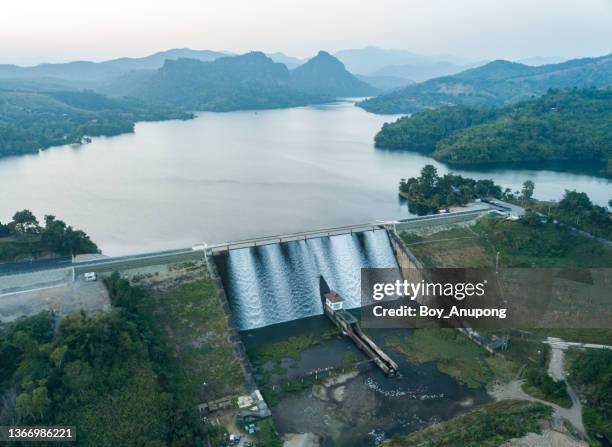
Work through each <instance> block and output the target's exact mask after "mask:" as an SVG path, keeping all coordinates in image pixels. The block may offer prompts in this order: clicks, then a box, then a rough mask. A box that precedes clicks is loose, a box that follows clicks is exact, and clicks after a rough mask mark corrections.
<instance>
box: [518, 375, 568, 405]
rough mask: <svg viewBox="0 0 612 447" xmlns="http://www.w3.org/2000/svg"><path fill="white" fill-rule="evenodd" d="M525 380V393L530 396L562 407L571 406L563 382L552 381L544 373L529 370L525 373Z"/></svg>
mask: <svg viewBox="0 0 612 447" xmlns="http://www.w3.org/2000/svg"><path fill="white" fill-rule="evenodd" d="M525 379H526V382H525V391H527V393H529V394H531V395H532V396H534V397H538V398H540V399H543V400H547V401H550V402H554V403H556V404H558V405H560V406H562V407H566V408H569V407H571V406H572V401H571V399H570V397H569V395H568V394H567V389H566V387H565V382H563V381H558V382H557V381H555V380H553V379H552V378H551V377H550V376H549V375H548V374H547V373H546V371H544V370H542V369H536V368H529V369H528V370H527V372H526V373H525Z"/></svg>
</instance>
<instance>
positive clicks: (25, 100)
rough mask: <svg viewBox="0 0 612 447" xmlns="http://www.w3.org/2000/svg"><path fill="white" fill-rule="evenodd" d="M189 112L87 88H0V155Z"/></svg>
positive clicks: (128, 129) (126, 129)
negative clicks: (36, 90)
mask: <svg viewBox="0 0 612 447" xmlns="http://www.w3.org/2000/svg"><path fill="white" fill-rule="evenodd" d="M191 117H192V115H191V114H189V113H184V112H181V111H179V110H177V109H175V108H174V107H169V106H161V105H157V104H152V103H146V102H144V101H142V100H139V99H134V98H122V99H109V98H107V97H105V96H103V95H99V94H97V93H94V92H91V91H82V92H77V91H60V92H52V93H34V92H23V91H2V90H0V157H3V156H8V155H21V154H27V153H35V152H37V151H38V150H39V149H45V148H48V147H51V146H59V145H64V144H71V143H79V142H80V141H81V140H82V139H83V138H84V137H85V136H100V135H106V136H109V135H118V134H122V133H126V132H132V131H133V130H134V123H136V122H137V121H157V120H165V119H187V118H191Z"/></svg>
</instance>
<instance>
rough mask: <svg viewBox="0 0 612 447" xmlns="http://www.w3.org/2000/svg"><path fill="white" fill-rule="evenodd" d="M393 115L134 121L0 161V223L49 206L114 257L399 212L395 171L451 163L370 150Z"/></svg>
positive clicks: (325, 112) (343, 111)
mask: <svg viewBox="0 0 612 447" xmlns="http://www.w3.org/2000/svg"><path fill="white" fill-rule="evenodd" d="M396 118H397V117H395V116H379V115H373V114H370V113H367V112H365V111H363V110H361V109H359V108H357V107H354V106H353V104H352V102H348V101H347V102H340V103H335V104H330V105H323V106H311V107H301V108H293V109H283V110H267V111H240V112H230V113H200V114H198V117H197V118H196V119H194V120H190V121H166V122H157V123H139V124H137V125H136V130H135V132H134V133H133V134H126V135H120V136H117V137H109V138H105V137H102V138H94V139H93V142H92V143H91V144H88V145H85V146H81V147H77V148H73V147H69V146H65V147H58V148H52V149H49V150H46V151H42V152H40V153H38V154H34V155H26V156H21V157H10V158H5V159H1V160H0V221H2V222H6V221H7V220H10V217H11V216H12V215H13V213H14V212H15V211H17V210H21V209H24V208H28V209H30V210H32V211H33V212H34V213H35V214H36V215H37V216H38V218H39V220H40V219H42V217H43V215H44V214H54V215H56V216H58V217H59V218H61V219H63V220H65V221H66V222H68V223H69V224H71V225H73V226H74V227H76V228H80V229H83V230H84V231H86V232H87V233H88V234H90V236H91V237H92V239H93V240H94V241H95V242H96V243H97V244H98V245H99V246H100V248H101V249H102V250H103V252H104V253H105V254H108V255H122V254H129V253H137V252H147V251H156V250H163V249H170V248H177V247H185V246H190V245H194V244H198V243H202V242H203V241H205V242H208V243H215V242H223V241H228V240H236V239H243V238H248V237H256V236H262V235H272V234H281V233H289V232H298V231H302V230H310V229H316V228H325V227H332V226H340V225H347V224H355V223H364V222H371V221H374V220H377V219H383V220H386V219H396V218H405V217H409V215H410V213H409V211H408V207H407V205H406V204H405V203H400V201H399V199H398V196H397V185H398V182H399V180H400V178H407V177H411V176H415V175H418V173H419V171H420V170H421V168H422V167H423V165H425V164H427V163H431V164H434V165H435V166H436V167H437V168H438V171H439V172H440V173H441V174H443V173H446V172H448V171H449V169H448V167H446V166H445V165H443V164H440V163H438V162H435V161H434V160H432V159H431V158H429V157H426V156H423V155H420V154H415V153H410V152H397V151H385V150H380V149H376V148H374V145H373V137H374V135H375V134H376V132H377V131H378V130H379V129H380V127H381V126H382V124H383V123H384V122H387V121H394V120H395V119H396ZM453 172H456V173H459V174H461V175H464V176H470V177H474V178H492V179H493V180H494V181H495V182H496V183H498V184H500V185H501V186H502V187H504V188H505V187H509V188H511V189H512V190H513V191H514V190H517V189H520V187H521V184H522V183H523V182H524V181H525V180H527V179H530V180H532V181H534V182H535V185H536V189H535V197H536V198H539V199H559V198H560V197H561V196H562V194H563V191H564V190H565V189H576V190H578V191H583V192H586V193H587V194H588V195H589V196H590V197H591V198H592V199H593V200H594V201H595V202H596V203H598V204H600V205H605V204H606V203H607V201H608V200H609V199H610V198H611V197H612V183H611V182H610V181H609V180H607V179H603V178H599V177H594V176H590V175H584V174H576V173H568V172H556V171H552V170H527V169H494V170H488V171H486V172H482V171H474V170H467V169H453ZM273 255H275V254H274V253H266V252H264V253H262V256H273ZM296 259H299V257H296Z"/></svg>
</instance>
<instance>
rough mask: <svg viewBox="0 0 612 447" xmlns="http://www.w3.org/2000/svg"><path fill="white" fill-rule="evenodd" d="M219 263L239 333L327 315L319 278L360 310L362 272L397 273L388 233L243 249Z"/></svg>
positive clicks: (381, 231) (232, 252) (349, 305)
mask: <svg viewBox="0 0 612 447" xmlns="http://www.w3.org/2000/svg"><path fill="white" fill-rule="evenodd" d="M215 260H216V262H217V265H218V267H219V271H220V274H221V277H222V280H223V284H224V287H225V290H226V293H227V295H228V298H229V302H230V306H231V308H232V313H233V315H234V318H235V320H236V322H237V324H238V326H239V328H240V330H248V329H255V328H260V327H264V326H269V325H271V324H276V323H283V322H286V321H291V320H296V319H299V318H305V317H309V316H313V315H318V314H322V313H323V309H322V307H321V299H320V297H319V275H322V276H323V277H324V278H325V279H326V281H327V282H328V284H329V286H330V287H331V288H332V289H333V290H336V291H337V292H338V293H339V294H341V295H342V296H343V297H344V298H345V300H346V302H345V307H347V308H355V307H359V306H360V303H361V297H360V294H361V291H360V281H361V269H362V268H398V266H397V262H396V260H395V256H394V254H393V250H392V248H391V245H390V243H389V238H388V236H387V233H386V231H385V230H375V231H366V232H363V233H357V234H345V235H339V236H331V237H322V238H315V239H309V240H306V241H304V240H302V241H293V242H286V243H282V244H273V245H266V246H260V247H250V248H241V249H237V250H231V251H229V252H227V253H224V254H221V255H217V256H216V257H215Z"/></svg>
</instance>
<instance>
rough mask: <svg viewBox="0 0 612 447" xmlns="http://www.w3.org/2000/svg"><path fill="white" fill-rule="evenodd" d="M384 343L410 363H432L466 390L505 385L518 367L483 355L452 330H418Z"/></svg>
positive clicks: (470, 342)
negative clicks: (502, 383)
mask: <svg viewBox="0 0 612 447" xmlns="http://www.w3.org/2000/svg"><path fill="white" fill-rule="evenodd" d="M386 343H387V344H389V345H390V346H392V347H394V348H395V349H397V350H398V351H400V352H401V353H403V354H404V355H405V356H406V357H407V358H408V359H409V360H410V361H413V362H418V363H425V362H433V361H435V362H436V366H437V368H438V369H439V370H440V371H442V372H444V373H446V374H448V375H450V376H452V377H454V378H455V379H457V380H458V381H459V382H461V383H463V384H465V385H467V386H468V387H470V388H478V387H480V386H482V385H485V386H491V385H492V384H493V383H495V382H508V381H510V380H511V379H512V378H513V377H514V376H515V375H516V373H517V371H518V369H519V366H520V365H519V364H517V363H515V362H512V361H510V360H506V359H504V358H502V357H496V356H493V355H491V354H489V353H487V351H485V350H484V349H483V348H481V347H480V346H478V345H477V344H476V343H474V342H473V341H471V340H469V339H468V338H467V337H466V336H465V335H463V334H461V333H460V332H458V331H456V330H454V329H418V330H415V331H414V333H413V334H412V335H411V336H408V337H402V338H399V337H389V338H388V339H387V341H386Z"/></svg>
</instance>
